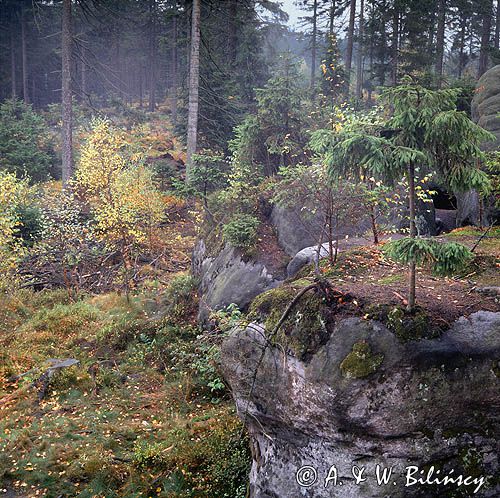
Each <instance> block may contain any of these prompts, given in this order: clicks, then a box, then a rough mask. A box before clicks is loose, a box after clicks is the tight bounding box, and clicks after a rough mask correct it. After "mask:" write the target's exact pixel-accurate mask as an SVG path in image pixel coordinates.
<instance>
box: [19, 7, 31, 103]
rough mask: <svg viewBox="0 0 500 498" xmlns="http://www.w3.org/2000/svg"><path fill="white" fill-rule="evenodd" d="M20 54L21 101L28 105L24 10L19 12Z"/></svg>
mask: <svg viewBox="0 0 500 498" xmlns="http://www.w3.org/2000/svg"><path fill="white" fill-rule="evenodd" d="M21 53H22V61H23V99H24V101H25V102H26V103H27V104H29V103H30V94H29V88H28V49H27V42H26V13H25V11H24V8H23V9H22V10H21Z"/></svg>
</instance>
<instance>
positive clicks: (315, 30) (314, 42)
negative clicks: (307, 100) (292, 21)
mask: <svg viewBox="0 0 500 498" xmlns="http://www.w3.org/2000/svg"><path fill="white" fill-rule="evenodd" d="M312 23H313V26H312V40H311V82H310V88H311V97H312V100H314V97H315V93H316V92H315V90H314V87H315V84H316V49H317V45H318V40H317V38H318V0H314V4H313V17H312Z"/></svg>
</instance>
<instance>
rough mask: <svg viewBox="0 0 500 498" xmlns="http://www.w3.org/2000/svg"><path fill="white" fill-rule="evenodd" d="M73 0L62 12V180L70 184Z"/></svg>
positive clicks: (67, 2)
mask: <svg viewBox="0 0 500 498" xmlns="http://www.w3.org/2000/svg"><path fill="white" fill-rule="evenodd" d="M72 42H73V40H72V33H71V0H63V14H62V180H63V186H64V187H66V186H67V185H68V182H69V180H70V179H71V177H72V175H73V135H72V133H73V109H72V99H73V96H72V94H71V51H72V44H73V43H72Z"/></svg>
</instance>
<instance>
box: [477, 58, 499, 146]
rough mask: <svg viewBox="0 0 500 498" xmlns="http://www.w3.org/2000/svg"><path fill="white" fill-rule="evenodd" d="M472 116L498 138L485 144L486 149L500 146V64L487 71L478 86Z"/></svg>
mask: <svg viewBox="0 0 500 498" xmlns="http://www.w3.org/2000/svg"><path fill="white" fill-rule="evenodd" d="M472 117H473V119H474V120H475V121H476V122H477V123H478V124H479V125H480V126H482V127H483V128H484V129H486V130H488V131H490V132H491V133H493V134H494V135H496V137H497V139H496V140H494V141H492V142H488V143H486V144H484V149H485V150H497V149H498V148H500V65H498V66H495V67H493V68H491V69H490V70H489V71H486V72H485V73H484V74H483V75H482V76H481V78H480V79H479V81H478V82H477V86H476V94H475V95H474V99H473V100H472Z"/></svg>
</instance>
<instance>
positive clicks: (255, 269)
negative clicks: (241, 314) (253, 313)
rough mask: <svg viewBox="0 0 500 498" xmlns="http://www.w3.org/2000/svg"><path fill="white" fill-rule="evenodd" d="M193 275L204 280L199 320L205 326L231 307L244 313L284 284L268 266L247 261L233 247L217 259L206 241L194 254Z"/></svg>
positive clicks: (217, 256)
mask: <svg viewBox="0 0 500 498" xmlns="http://www.w3.org/2000/svg"><path fill="white" fill-rule="evenodd" d="M193 274H194V275H195V276H196V277H198V278H199V279H200V287H199V292H200V310H199V314H198V318H199V320H200V321H201V322H204V321H206V320H207V318H208V316H209V315H210V312H211V311H212V310H219V309H222V308H225V307H226V306H228V305H229V304H231V303H235V304H237V305H238V307H239V308H241V309H244V308H245V307H246V306H247V305H248V304H250V302H251V301H252V300H253V299H254V298H255V297H256V296H257V295H259V294H261V293H262V292H264V291H266V290H268V289H272V288H274V287H276V286H277V285H279V284H280V283H281V282H282V280H280V279H279V277H277V276H274V275H272V274H271V273H270V272H269V271H268V269H267V268H266V266H265V265H264V264H262V263H261V262H259V261H255V260H245V259H244V258H243V256H242V254H241V253H240V252H239V251H238V250H236V249H235V248H233V247H231V246H229V245H226V246H224V248H223V249H222V250H221V251H220V252H219V253H218V254H217V255H215V256H209V255H208V254H207V251H206V247H205V243H204V241H203V240H199V241H198V243H197V245H196V247H195V250H194V253H193Z"/></svg>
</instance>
